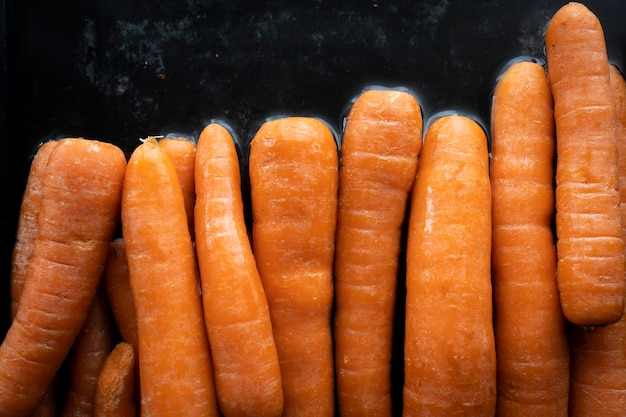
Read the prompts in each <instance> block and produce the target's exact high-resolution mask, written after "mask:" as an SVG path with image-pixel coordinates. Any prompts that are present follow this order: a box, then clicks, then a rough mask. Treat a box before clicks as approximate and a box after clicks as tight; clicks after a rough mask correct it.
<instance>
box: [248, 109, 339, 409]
mask: <svg viewBox="0 0 626 417" xmlns="http://www.w3.org/2000/svg"><path fill="white" fill-rule="evenodd" d="M249 174H250V192H251V206H252V247H253V250H254V253H255V256H256V260H257V265H258V268H259V273H260V275H261V280H262V281H263V286H264V288H265V292H266V294H267V299H268V303H269V308H270V315H271V319H272V327H273V329H274V338H275V340H276V347H277V349H278V358H279V359H280V369H281V375H282V381H283V393H284V398H285V409H284V414H283V415H284V416H317V417H321V416H330V415H333V413H334V406H335V405H334V403H335V400H334V375H333V372H334V366H333V347H332V329H331V316H330V314H331V307H332V302H333V257H334V247H335V244H334V243H335V230H336V215H337V188H338V152H337V146H336V143H335V140H334V137H333V134H332V132H331V131H330V130H329V128H328V127H327V126H326V124H325V123H324V122H322V121H320V120H318V119H315V118H307V117H284V118H280V119H274V120H271V121H267V122H266V123H264V124H263V125H262V126H261V127H260V129H259V130H258V131H257V133H256V135H255V136H254V138H253V139H252V141H251V144H250V156H249Z"/></svg>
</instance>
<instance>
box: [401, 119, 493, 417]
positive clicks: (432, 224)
mask: <svg viewBox="0 0 626 417" xmlns="http://www.w3.org/2000/svg"><path fill="white" fill-rule="evenodd" d="M488 165H489V161H488V151H487V139H486V137H485V134H484V132H483V130H482V129H481V127H480V126H479V125H478V124H477V123H475V122H474V121H473V120H471V119H469V118H467V117H464V116H458V115H447V116H440V117H438V118H437V119H436V120H435V121H434V122H433V123H432V124H431V125H430V127H429V128H428V129H427V131H426V135H425V137H424V144H423V147H422V150H421V153H420V162H419V167H418V173H417V180H416V183H415V187H414V190H413V194H412V197H411V210H410V214H409V230H408V241H407V276H406V290H407V293H406V319H405V349H404V354H405V357H404V361H405V362H404V363H405V368H404V369H405V382H404V391H403V393H404V402H403V416H404V417H409V416H422V415H442V416H444V415H445V416H461V415H463V416H467V415H471V416H489V417H491V416H493V415H494V412H495V404H496V358H495V346H494V334H493V325H492V301H491V282H490V254H491V187H490V183H489V166H488Z"/></svg>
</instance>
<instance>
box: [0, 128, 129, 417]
mask: <svg viewBox="0 0 626 417" xmlns="http://www.w3.org/2000/svg"><path fill="white" fill-rule="evenodd" d="M125 167H126V159H125V157H124V153H123V152H122V151H121V150H120V149H119V148H118V147H116V146H114V145H111V144H107V143H103V142H97V141H93V140H88V139H64V140H61V141H60V142H59V143H58V144H57V146H56V148H55V149H54V151H53V153H52V154H51V155H50V158H49V161H48V166H47V168H46V174H45V176H44V179H43V184H42V189H43V200H42V205H41V211H40V214H39V217H38V230H39V234H38V237H37V241H36V243H35V248H34V252H33V255H32V260H31V265H30V268H29V273H28V276H27V279H26V283H25V285H24V291H23V293H22V296H21V298H20V303H19V306H18V309H17V313H16V316H15V320H14V321H13V323H12V324H11V327H10V329H9V331H8V333H7V335H6V338H5V339H4V342H3V343H2V345H1V346H0V414H1V415H3V416H7V417H9V416H23V415H27V414H28V413H29V412H31V411H32V410H33V409H34V407H35V406H36V405H37V404H38V403H39V401H40V400H41V398H42V395H43V393H44V392H45V390H46V388H47V386H48V385H49V384H50V382H51V380H52V379H53V378H54V375H55V374H56V372H57V370H58V369H59V368H60V366H61V364H62V362H63V361H64V359H65V357H66V356H67V354H68V351H69V350H70V347H71V345H72V343H73V342H74V339H75V337H76V335H77V334H78V333H79V332H80V330H81V328H82V326H83V323H84V322H85V320H86V318H87V314H88V312H89V309H90V307H91V304H92V302H93V298H94V296H95V294H96V290H97V288H98V284H99V282H100V278H101V276H102V271H103V269H104V263H105V260H106V256H107V253H108V245H109V241H110V240H111V237H112V235H113V233H114V231H115V228H116V226H117V223H118V219H119V210H120V195H121V190H122V182H123V177H124V170H125Z"/></svg>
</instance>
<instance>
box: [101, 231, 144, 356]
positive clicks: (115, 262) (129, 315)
mask: <svg viewBox="0 0 626 417" xmlns="http://www.w3.org/2000/svg"><path fill="white" fill-rule="evenodd" d="M128 275H129V273H128V259H127V257H126V248H125V245H124V238H121V237H118V238H116V239H114V240H113V241H111V245H110V248H109V256H108V258H107V262H106V266H105V269H104V275H103V276H102V283H103V286H104V289H105V292H106V294H107V299H108V301H109V306H110V308H111V312H112V314H113V318H114V320H115V323H116V325H117V329H118V331H119V333H120V336H121V338H122V340H123V341H125V342H128V343H130V344H131V345H133V348H134V349H135V350H137V348H138V342H137V312H136V311H135V301H134V300H133V294H132V292H131V289H130V278H129V276H128Z"/></svg>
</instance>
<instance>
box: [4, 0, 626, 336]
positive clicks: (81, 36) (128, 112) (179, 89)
mask: <svg viewBox="0 0 626 417" xmlns="http://www.w3.org/2000/svg"><path fill="white" fill-rule="evenodd" d="M563 4H565V1H528V0H516V1H460V0H448V1H445V0H443V1H442V0H425V1H383V0H367V1H354V0H350V1H343V2H342V1H327V0H317V1H278V0H274V1H264V2H262V1H257V2H253V1H243V0H216V1H207V0H167V1H166V0H155V1H147V0H135V1H130V0H81V1H77V0H76V1H70V0H58V1H33V0H31V1H23V0H6V1H4V2H2V5H3V6H4V7H2V9H1V10H0V18H1V24H2V26H1V27H0V32H1V35H2V39H3V42H2V43H1V45H0V48H1V50H0V55H1V58H0V59H1V61H0V64H1V65H0V97H1V98H2V100H1V103H0V106H1V108H2V111H1V112H0V113H1V117H2V119H1V123H0V125H1V126H2V128H1V131H0V134H1V135H2V139H1V141H0V143H1V145H0V152H1V157H2V175H1V178H2V182H1V184H2V195H3V198H2V204H1V207H2V209H1V210H2V211H1V212H0V219H1V220H2V228H3V230H2V240H1V248H0V249H1V256H2V257H1V265H2V271H1V275H0V276H2V277H3V278H2V279H1V280H2V284H1V287H0V294H2V298H1V299H0V307H1V312H0V318H1V321H0V335H2V336H3V335H4V334H5V332H6V329H7V328H8V323H9V320H8V315H9V313H8V312H9V307H8V305H9V297H8V277H9V272H10V258H11V250H12V246H13V243H14V236H15V229H16V226H17V217H18V213H19V204H20V199H21V195H22V192H23V189H24V185H25V181H26V176H27V174H28V168H29V164H30V160H31V157H32V155H33V152H34V150H35V149H36V146H37V145H38V144H39V143H40V142H41V141H42V140H45V139H48V138H56V137H61V136H84V137H89V138H94V139H100V140H104V141H110V142H113V143H116V144H118V145H119V146H120V147H121V148H122V149H123V150H124V151H125V152H126V153H127V155H130V153H131V152H132V150H133V149H134V147H135V146H136V145H137V144H138V141H139V138H142V137H146V136H148V135H159V134H168V133H183V134H186V135H191V136H197V134H199V132H200V131H201V130H202V128H203V127H204V126H205V125H206V124H207V123H208V122H209V121H211V120H213V119H218V120H222V121H224V122H226V123H228V124H229V125H230V126H231V128H232V129H233V130H234V132H235V133H236V135H237V137H238V140H239V141H240V142H241V143H242V144H243V145H244V146H243V147H242V148H243V149H244V150H245V144H246V143H247V141H249V140H250V138H251V137H252V136H253V135H254V133H255V131H256V129H257V128H258V127H259V126H260V124H261V123H262V122H263V121H264V120H266V119H267V118H268V117H273V116H276V115H312V116H317V117H321V118H323V119H324V120H326V121H327V122H328V123H329V124H330V125H331V126H332V127H333V128H334V129H335V131H336V132H341V126H342V120H343V117H344V116H345V112H346V110H347V109H348V107H349V105H350V102H351V100H352V99H353V97H355V96H356V95H357V94H358V93H359V92H360V91H361V90H362V89H363V88H364V87H366V86H369V85H373V84H376V85H383V86H387V87H395V86H402V87H405V88H408V89H409V90H410V91H412V92H413V93H415V94H416V96H417V97H418V98H419V100H420V102H421V104H422V106H423V110H424V117H425V118H426V119H427V118H428V117H431V116H432V115H433V114H435V113H436V112H439V111H442V110H457V111H460V112H463V113H466V114H468V115H470V116H472V117H475V118H476V119H477V120H478V121H480V122H481V123H482V124H483V125H484V126H485V127H487V126H488V124H489V104H490V98H491V91H492V88H493V86H494V82H495V79H496V77H497V75H498V73H499V72H500V70H501V69H502V67H503V65H505V64H506V63H507V62H508V61H509V60H511V59H514V58H516V57H519V56H521V55H530V56H534V57H537V58H540V59H541V58H542V57H543V55H542V53H543V30H544V28H545V25H546V24H547V22H548V20H549V19H550V17H551V16H552V15H553V14H554V12H555V11H556V10H557V8H558V7H560V6H561V5H563ZM585 4H586V5H587V6H588V7H589V8H590V9H591V10H592V11H594V12H595V13H596V14H597V15H598V17H599V18H600V21H601V22H602V24H603V26H604V29H605V34H606V37H607V44H608V49H609V57H610V59H611V61H613V62H614V63H616V64H618V65H619V66H620V68H623V63H624V47H625V41H626V25H624V24H623V22H624V21H625V19H626V3H624V2H623V1H617V0H616V1H600V0H598V1H587V2H585ZM243 162H244V164H243V166H244V168H245V153H244V161H243ZM244 172H245V170H244Z"/></svg>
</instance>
